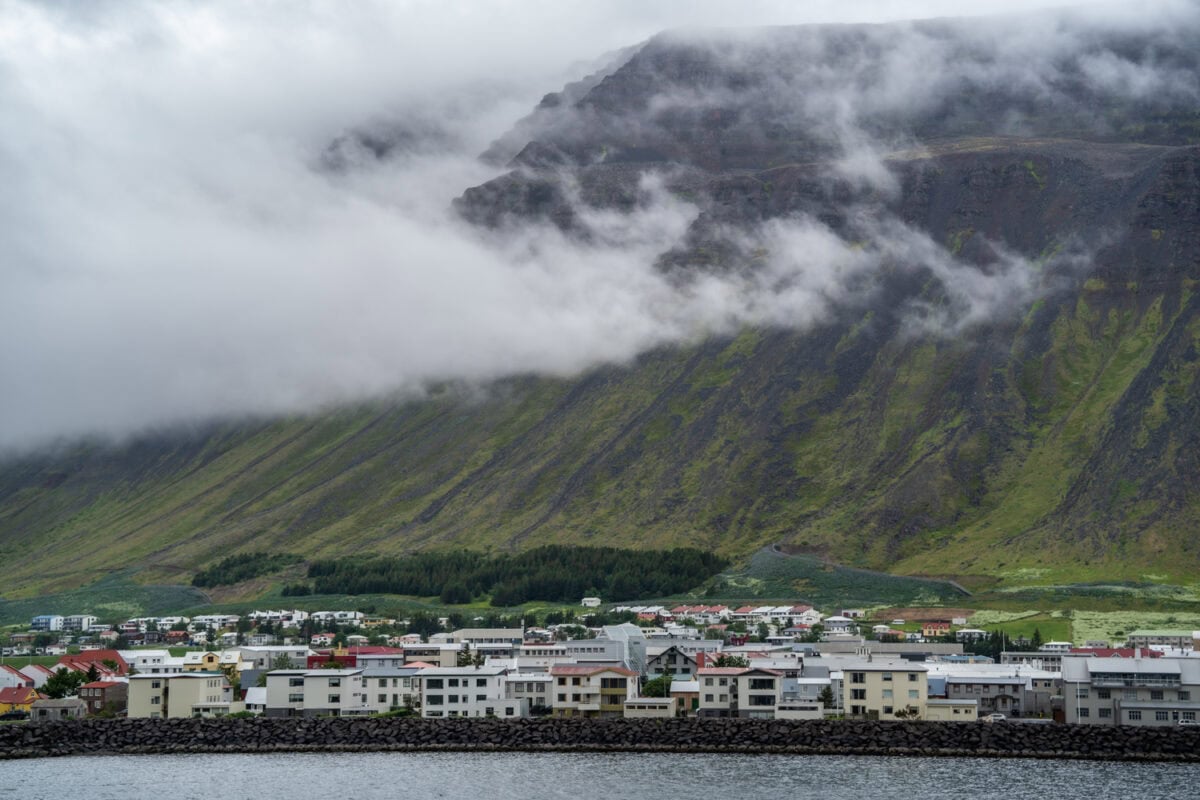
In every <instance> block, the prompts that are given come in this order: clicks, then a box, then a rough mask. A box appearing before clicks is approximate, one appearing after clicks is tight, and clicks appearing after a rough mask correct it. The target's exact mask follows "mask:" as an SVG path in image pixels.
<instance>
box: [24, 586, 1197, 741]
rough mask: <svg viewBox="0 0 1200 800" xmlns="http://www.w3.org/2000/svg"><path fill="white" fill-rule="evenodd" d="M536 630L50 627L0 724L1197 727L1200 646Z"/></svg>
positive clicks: (601, 617)
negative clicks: (718, 720)
mask: <svg viewBox="0 0 1200 800" xmlns="http://www.w3.org/2000/svg"><path fill="white" fill-rule="evenodd" d="M928 611H936V609H928ZM532 622H533V621H531V620H530V619H528V618H526V619H520V620H516V621H514V620H511V619H508V618H496V617H490V618H477V619H473V620H465V619H462V618H461V617H460V616H458V615H455V616H451V617H441V618H430V619H409V620H396V619H388V618H383V617H375V616H371V615H369V614H365V613H363V612H360V611H316V612H306V611H300V610H291V611H286V610H281V611H253V612H250V613H249V614H246V615H228V614H226V615H206V616H195V617H190V618H188V617H182V616H175V617H161V618H153V617H147V618H138V619H130V620H126V621H124V622H123V623H122V624H120V625H117V626H110V625H106V624H103V623H101V622H100V621H99V620H98V619H97V618H96V617H95V616H91V615H72V616H58V615H41V616H38V617H35V618H33V619H32V620H31V624H30V626H29V629H28V630H27V631H19V632H16V633H13V634H10V635H9V642H8V644H7V645H6V646H5V647H4V649H3V658H0V719H2V720H11V721H20V720H29V721H39V720H49V719H70V718H79V717H84V716H109V717H113V716H128V717H130V718H172V717H220V716H227V715H240V716H248V715H264V716H268V717H312V716H346V717H356V716H357V717H363V716H371V715H392V716H410V715H411V716H420V717H425V718H437V717H500V718H518V717H527V716H547V715H548V716H556V717H750V718H767V719H770V718H775V719H826V718H844V719H877V720H931V721H950V722H964V723H966V722H984V723H1005V724H1010V723H1011V724H1017V723H1036V724H1044V723H1054V722H1057V723H1066V724H1080V725H1140V726H1175V725H1197V724H1200V722H1198V721H1197V712H1198V711H1200V651H1198V650H1197V646H1198V645H1200V631H1187V630H1141V631H1133V632H1132V633H1130V634H1129V635H1128V637H1127V639H1126V641H1124V642H1118V643H1110V642H1085V643H1083V645H1082V646H1075V644H1073V643H1071V642H1054V641H1051V642H1040V641H1037V637H1036V636H1035V637H1034V640H1033V641H1029V640H1008V639H1005V638H1003V637H1000V638H999V640H997V639H998V635H997V634H996V633H994V632H989V631H985V630H980V629H976V628H970V627H967V625H966V622H967V620H966V619H965V618H952V619H925V620H923V621H921V622H920V623H919V624H918V625H913V624H911V623H909V624H906V621H905V620H903V619H889V620H872V619H870V618H869V616H868V615H867V614H866V612H864V611H863V610H862V609H840V610H839V613H836V614H830V615H825V614H822V613H821V612H819V611H817V610H816V609H814V608H813V607H812V606H809V605H804V604H786V605H779V606H742V607H737V608H732V607H729V606H725V605H679V606H675V607H672V608H667V607H665V606H660V605H650V606H641V605H619V606H611V607H609V608H607V609H604V610H601V601H600V598H596V597H589V598H584V599H583V600H582V602H581V604H580V609H579V610H578V611H575V610H567V611H562V612H551V613H549V614H547V615H546V617H545V618H544V619H543V620H537V622H541V623H542V624H541V625H538V624H531V623H532ZM457 623H462V624H457ZM468 623H474V624H480V623H483V625H482V626H480V627H471V626H470V624H468ZM401 631H406V632H401ZM989 646H990V647H991V650H992V654H991V655H988V654H985V652H984V651H986V650H988V649H989ZM35 655H36V656H38V657H39V658H38V663H34V656H35ZM55 656H57V662H56V663H50V664H47V663H46V661H47V658H46V657H51V658H53V657H55ZM22 661H24V662H25V663H24V664H22Z"/></svg>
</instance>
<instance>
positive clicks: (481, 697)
mask: <svg viewBox="0 0 1200 800" xmlns="http://www.w3.org/2000/svg"><path fill="white" fill-rule="evenodd" d="M475 699H476V700H487V695H486V694H477V695H475ZM489 713H490V712H489Z"/></svg>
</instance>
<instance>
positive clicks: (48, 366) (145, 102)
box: [0, 0, 1178, 447]
mask: <svg viewBox="0 0 1200 800" xmlns="http://www.w3.org/2000/svg"><path fill="white" fill-rule="evenodd" d="M964 5H969V7H970V11H971V13H986V12H989V11H993V10H997V9H1000V10H1005V11H1012V10H1020V9H1025V8H1036V7H1044V6H1047V5H1053V4H1050V3H1044V2H1019V1H1015V0H1005V1H1004V2H993V1H992V0H989V1H988V2H975V3H971V4H963V3H961V2H954V1H951V0H945V1H934V0H929V1H928V2H862V1H861V0H856V2H845V0H840V2H805V3H797V2H794V1H791V0H789V1H787V2H782V1H781V2H747V1H745V0H743V1H742V2H737V3H733V2H689V3H682V2H669V1H667V0H663V1H662V2H647V0H628V1H625V0H621V1H619V2H604V3H601V2H563V0H544V1H542V2H532V1H529V2H524V1H522V2H518V0H509V1H508V2H501V1H499V0H497V1H496V2H479V1H473V2H463V3H457V2H446V1H445V0H426V1H424V2H403V0H391V1H389V2H383V1H382V0H380V1H379V2H369V1H367V0H360V1H358V2H316V1H314V2H245V3H240V2H239V3H235V2H137V0H113V2H102V1H100V0H80V2H43V3H33V2H20V1H17V0H0V120H2V123H0V187H2V190H0V256H2V258H0V447H13V446H16V447H24V446H28V445H31V444H38V443H40V442H45V441H47V440H50V439H54V438H57V437H64V436H76V435H82V434H91V433H105V434H113V435H121V434H126V433H130V432H135V431H137V430H140V429H142V428H144V427H146V426H150V425H162V424H170V423H173V422H178V421H184V420H192V419H205V418H210V417H212V416H214V415H215V416H222V415H240V414H247V413H253V414H273V413H288V412H297V411H307V410H313V409H317V408H320V407H323V406H326V405H328V404H332V403H338V402H344V401H347V400H354V399H359V398H365V397H375V396H380V395H384V394H387V393H390V392H393V391H396V390H406V389H408V390H416V389H419V388H420V387H421V386H422V385H424V384H425V383H427V382H428V381H431V380H441V379H448V378H461V379H467V380H487V379H491V378H495V377H498V376H503V375H506V374H511V373H513V372H523V371H543V372H549V373H554V374H571V373H573V372H575V371H578V370H580V369H584V368H586V367H588V366H591V365H594V364H596V363H600V362H605V361H617V362H619V361H623V360H627V359H629V358H631V357H633V356H634V355H636V354H637V353H638V352H641V351H643V350H644V349H646V348H647V347H651V346H654V345H657V344H661V343H664V342H672V341H682V340H687V339H689V338H694V337H696V336H698V335H701V334H703V333H704V332H706V331H710V330H715V329H722V328H723V327H724V326H729V325H736V324H738V323H739V322H743V321H747V320H748V321H763V320H766V321H778V320H777V319H776V316H777V315H776V312H775V311H774V310H772V309H770V308H768V309H766V310H765V311H764V309H763V308H762V307H761V306H762V302H763V300H762V298H761V297H758V298H757V299H756V300H755V301H754V303H751V304H749V305H748V304H747V303H746V302H745V300H744V298H743V299H741V300H738V301H736V302H733V301H731V300H730V298H731V297H733V296H734V295H736V294H737V293H738V291H740V289H744V288H745V287H731V286H730V285H726V284H722V283H720V282H712V283H709V284H705V285H702V286H699V287H693V289H694V291H693V294H692V295H691V296H690V297H689V298H687V302H680V298H679V297H677V296H676V295H675V294H673V292H674V291H675V290H674V289H672V287H670V286H668V285H666V284H665V283H664V282H663V281H662V279H661V278H660V277H659V276H658V275H657V274H656V273H655V272H654V271H653V270H651V269H649V268H648V265H649V264H650V262H651V261H652V259H653V256H654V255H655V254H656V253H658V252H661V251H662V250H663V249H665V248H666V247H668V246H670V244H671V243H672V242H674V241H675V240H676V239H677V238H678V237H679V236H680V235H681V234H682V232H683V231H684V230H685V229H686V226H687V225H688V223H689V222H690V220H691V219H692V218H693V216H694V214H695V213H696V210H695V209H694V208H691V207H689V206H687V205H686V204H683V203H681V202H679V201H678V200H674V199H672V198H671V197H670V196H669V195H668V194H667V193H665V192H663V191H662V190H661V188H660V187H659V186H658V185H657V184H656V182H655V181H654V180H648V181H647V182H646V183H645V185H644V186H643V195H644V197H643V203H642V208H641V209H640V210H639V212H638V213H637V214H635V215H634V216H633V217H631V218H625V217H623V218H619V219H618V218H615V217H612V216H611V215H609V216H606V215H604V214H594V215H592V217H591V218H590V220H589V223H590V224H591V225H592V226H593V227H594V229H595V230H597V231H599V232H601V234H604V235H600V236H598V237H597V239H596V240H595V241H594V243H593V244H591V245H589V246H587V247H582V246H580V245H578V244H574V243H571V242H568V241H565V240H563V239H562V238H561V237H559V236H557V235H556V234H555V233H554V232H552V231H547V230H534V231H530V232H528V233H527V234H524V235H522V236H519V237H515V238H513V239H510V240H507V241H504V242H497V241H495V240H494V239H485V238H481V237H480V236H479V235H478V234H477V233H476V232H472V231H469V230H466V229H465V228H464V227H463V226H462V225H460V224H458V223H456V222H455V221H454V220H453V219H451V217H450V215H449V214H448V213H447V209H448V206H449V203H450V201H451V200H452V199H453V198H454V197H455V196H457V195H458V194H460V193H461V192H462V190H463V189H465V188H467V187H469V186H473V185H477V184H479V183H481V182H483V181H485V180H487V179H488V178H490V177H493V176H494V175H495V174H496V173H495V172H494V171H492V170H489V169H488V168H486V167H484V166H482V165H480V164H479V163H478V162H477V161H476V160H475V159H474V156H475V155H476V154H478V153H479V152H480V151H481V150H482V149H484V148H485V147H486V146H487V144H488V143H489V142H491V141H492V140H493V139H495V138H496V137H498V136H499V135H500V134H501V133H503V132H504V131H505V130H506V129H507V128H508V127H510V126H511V125H512V123H513V122H514V121H515V120H516V119H518V118H519V117H521V116H523V115H524V114H526V113H528V112H529V110H530V109H531V108H532V107H533V105H534V104H536V102H537V101H538V99H539V98H540V97H541V96H542V95H544V94H545V93H547V92H550V91H555V90H557V89H559V88H561V86H562V85H563V83H564V82H565V81H567V80H571V79H575V78H578V77H581V76H582V75H583V74H585V73H586V72H587V71H589V69H590V68H592V67H594V66H595V65H596V64H597V63H598V62H597V59H599V58H600V57H601V56H602V55H603V54H605V53H607V52H610V51H613V50H615V49H618V48H621V47H625V46H629V45H632V44H636V43H638V42H640V41H642V40H644V39H646V38H647V37H649V36H651V35H653V34H654V33H656V32H658V31H660V30H663V29H666V28H673V27H679V26H697V25H699V26H719V27H724V26H730V25H766V24H795V23H801V22H822V21H855V22H858V21H885V20H895V19H904V18H916V17H930V16H940V15H961V14H962V13H963V6H964ZM1175 5H1178V4H1175ZM381 119H421V120H423V121H425V122H427V123H429V125H430V126H432V128H433V129H435V130H439V131H441V133H440V134H438V135H437V136H435V141H434V142H432V143H431V144H432V145H436V146H435V147H432V149H427V150H426V151H424V152H423V153H422V154H421V155H420V157H412V158H398V159H395V160H393V161H391V162H389V163H387V164H385V165H381V166H378V167H377V168H373V169H352V170H350V171H349V172H348V173H345V174H341V175H333V174H330V173H329V172H328V171H325V170H321V169H319V168H318V165H319V155H320V153H321V152H322V150H323V149H324V148H325V147H326V146H327V145H328V144H329V143H330V142H331V141H332V140H333V139H335V138H336V137H337V136H338V135H340V134H341V133H343V132H345V131H346V130H348V129H350V128H353V127H355V126H360V125H363V124H369V123H372V122H375V121H378V120H381ZM910 233H911V232H910ZM765 235H767V236H771V237H775V238H776V240H777V241H780V242H784V243H791V245H792V246H794V247H795V248H796V249H797V250H798V251H800V250H802V251H804V252H807V253H808V254H809V258H810V260H811V258H813V257H815V255H820V256H821V257H827V261H828V262H829V263H834V262H837V261H838V260H839V259H840V260H841V262H842V265H843V266H844V267H848V268H851V269H852V268H853V267H854V265H855V263H856V259H859V258H861V256H857V255H855V254H853V253H848V252H847V250H846V248H845V247H843V246H842V244H841V243H840V242H837V241H834V240H831V239H830V235H829V233H828V231H824V230H821V229H819V228H813V227H811V226H810V227H806V226H804V225H800V226H799V227H793V228H788V229H784V228H778V229H771V230H768V231H766V232H765ZM905 235H906V236H907V235H908V234H905ZM796 237H800V239H799V240H797V239H796ZM834 239H836V237H834ZM814 254H815V255H814ZM776 266H777V268H781V269H782V268H789V269H790V268H791V267H787V265H783V266H780V265H776ZM823 280H824V278H814V279H813V280H812V281H810V283H813V282H815V283H814V285H815V290H814V291H816V292H817V293H819V292H821V291H827V290H828V289H829V287H827V286H823V285H822V283H821V282H822V281H823ZM801 284H802V285H807V284H805V283H804V281H801ZM793 285H794V284H793ZM809 288H812V287H809ZM771 302H772V303H774V302H775V300H772V301H771ZM755 303H757V304H758V305H754V304H755ZM786 304H787V308H788V316H787V319H789V320H792V321H794V322H795V323H796V324H804V323H807V322H811V321H812V320H813V319H817V318H819V316H820V313H821V308H820V306H819V304H818V305H814V306H813V307H812V311H811V314H809V313H804V309H805V308H807V306H805V298H804V296H800V297H790V298H787V299H786Z"/></svg>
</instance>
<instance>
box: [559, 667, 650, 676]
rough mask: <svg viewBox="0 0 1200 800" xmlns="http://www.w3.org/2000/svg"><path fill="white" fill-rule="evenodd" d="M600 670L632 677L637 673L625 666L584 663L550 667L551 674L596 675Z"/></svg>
mask: <svg viewBox="0 0 1200 800" xmlns="http://www.w3.org/2000/svg"><path fill="white" fill-rule="evenodd" d="M598 672H616V673H619V674H621V675H628V676H631V677H632V676H634V675H637V673H636V672H634V671H633V670H631V669H625V668H624V667H596V666H584V665H582V664H556V665H554V666H552V667H550V674H551V675H595V674H596V673H598Z"/></svg>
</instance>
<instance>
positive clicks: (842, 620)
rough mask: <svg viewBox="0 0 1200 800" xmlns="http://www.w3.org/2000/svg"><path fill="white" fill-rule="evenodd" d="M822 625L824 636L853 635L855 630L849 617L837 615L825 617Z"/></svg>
mask: <svg viewBox="0 0 1200 800" xmlns="http://www.w3.org/2000/svg"><path fill="white" fill-rule="evenodd" d="M822 624H823V625H824V626H825V633H826V634H840V633H853V632H854V631H855V630H856V627H855V625H854V620H852V619H850V618H849V617H842V616H837V615H834V616H832V617H826V618H825V622H824V623H822Z"/></svg>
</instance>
